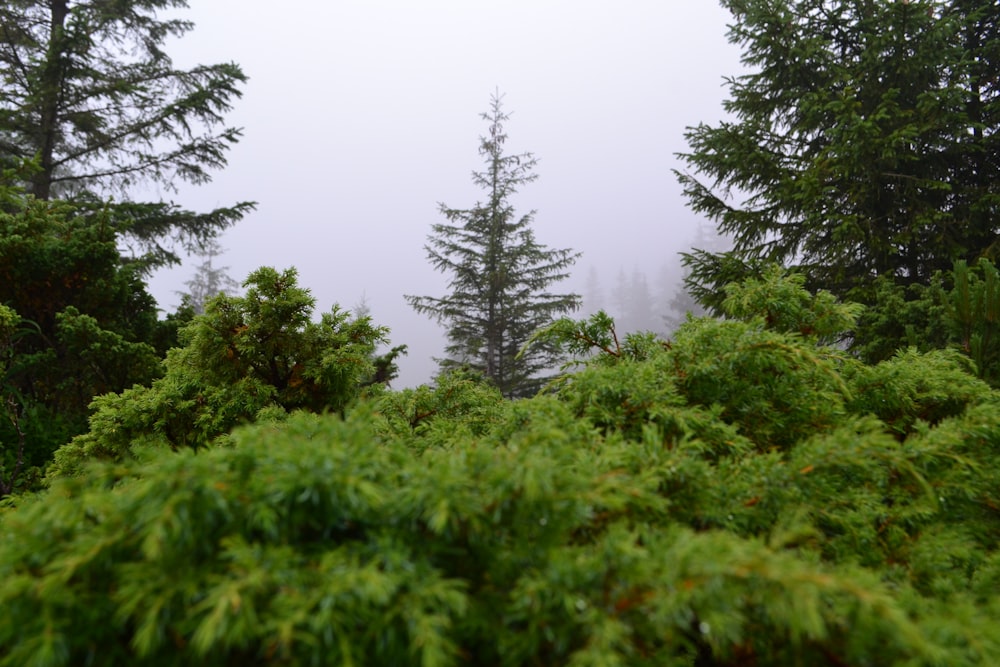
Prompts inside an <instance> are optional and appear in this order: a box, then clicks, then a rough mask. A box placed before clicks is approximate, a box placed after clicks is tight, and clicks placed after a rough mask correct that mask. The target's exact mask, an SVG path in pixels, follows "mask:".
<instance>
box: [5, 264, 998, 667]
mask: <svg viewBox="0 0 1000 667" xmlns="http://www.w3.org/2000/svg"><path fill="white" fill-rule="evenodd" d="M255 275H256V279H257V281H258V283H256V284H251V283H248V287H250V289H249V290H248V296H249V295H250V294H257V295H258V297H259V296H262V295H264V294H268V295H269V296H268V298H266V299H261V300H260V303H258V304H257V305H256V306H253V307H251V306H248V305H244V306H243V307H244V309H245V310H246V311H248V312H249V311H252V312H255V313H260V314H261V315H263V314H264V311H268V313H270V314H274V315H276V314H278V313H281V314H283V316H284V317H285V318H286V319H290V320H292V321H296V317H298V313H299V310H297V309H296V308H295V307H294V304H299V305H300V306H301V305H303V304H304V303H305V302H307V301H308V299H305V300H304V301H303V297H304V295H303V294H302V291H301V290H298V288H295V287H294V281H292V280H291V277H292V276H290V275H289V274H288V273H286V274H277V273H276V272H274V271H273V270H261V272H258V274H255ZM279 286H280V288H279ZM729 293H730V297H731V301H730V305H731V306H732V307H733V309H734V312H735V311H737V310H739V311H741V312H743V313H744V315H745V317H747V319H746V320H740V319H729V320H714V319H710V318H695V319H691V320H689V321H688V322H687V323H685V324H684V325H682V326H681V328H680V329H679V330H678V331H677V333H676V335H675V337H674V338H673V339H672V340H671V341H669V343H667V342H665V341H660V342H659V344H656V345H650V346H647V347H644V348H643V349H642V353H641V354H635V355H632V354H627V353H621V350H619V349H618V348H616V347H614V346H613V344H607V343H608V341H613V340H614V333H613V322H611V321H610V318H607V316H606V315H603V314H598V315H597V316H594V318H591V320H589V321H585V322H582V323H577V325H576V326H571V325H572V323H571V322H565V321H560V322H559V323H557V324H556V325H553V327H550V335H551V336H552V339H551V340H552V342H553V344H558V343H559V341H560V340H564V341H567V342H568V344H570V345H581V344H582V340H583V339H582V338H580V337H579V336H580V335H581V334H582V333H585V334H586V335H587V337H589V338H590V339H591V340H592V341H595V342H597V346H596V347H597V348H598V350H597V354H596V355H595V356H594V357H593V358H592V359H591V361H589V362H588V363H586V364H585V365H584V368H582V370H580V371H579V372H577V373H575V374H573V375H570V376H568V377H567V378H566V379H565V380H564V381H563V382H561V383H560V384H559V385H558V386H557V387H556V388H555V391H553V392H551V393H548V394H543V395H538V396H535V397H533V398H530V399H524V400H519V401H504V400H502V399H501V398H500V395H499V393H498V392H497V390H496V389H495V388H493V387H490V386H489V385H487V384H485V383H483V382H482V381H481V380H477V379H476V377H475V376H472V375H469V374H462V373H457V374H450V375H443V376H441V377H440V378H438V381H437V384H436V385H435V386H433V387H422V388H419V389H417V390H408V391H405V392H400V393H398V394H391V393H383V394H381V395H380V396H378V397H376V398H375V399H374V400H373V401H370V402H367V401H362V402H361V403H359V404H358V405H357V407H356V408H355V409H352V410H351V411H350V412H349V413H348V414H347V416H346V418H342V417H341V416H339V415H334V414H328V415H315V414H309V413H305V412H299V413H297V414H294V415H291V416H286V415H285V414H284V409H283V408H280V407H279V406H274V405H272V406H271V407H269V408H267V409H266V410H265V411H264V413H262V415H264V416H266V417H267V418H266V419H260V420H259V423H257V424H253V425H248V426H242V427H239V428H236V429H235V430H234V431H233V432H232V433H231V435H230V436H229V438H228V444H229V445H230V446H227V447H211V448H207V449H204V450H202V451H199V452H195V451H193V450H192V449H189V448H182V449H181V450H180V451H179V452H176V453H174V452H171V451H169V450H168V449H167V448H164V447H156V448H153V447H139V446H135V447H133V449H132V452H133V454H134V456H131V457H125V458H123V459H122V460H121V461H117V462H96V463H91V464H89V465H86V466H83V467H82V469H81V470H80V474H79V475H77V476H74V477H68V478H64V479H59V480H55V481H54V482H53V484H52V486H51V487H50V488H49V489H48V490H47V492H45V493H44V494H40V495H38V496H36V497H33V498H30V499H26V500H25V501H24V502H22V503H20V504H19V505H18V506H17V507H16V508H14V509H7V510H6V511H5V512H4V513H3V514H0V537H2V539H0V580H2V581H3V582H4V585H3V586H2V587H0V605H2V606H3V608H4V610H5V614H3V615H2V616H0V667H6V666H7V665H10V666H11V667H13V666H15V665H16V666H18V667H20V666H21V665H26V664H32V665H39V666H46V667H48V666H51V667H57V666H59V667H62V666H66V665H77V664H91V665H117V664H155V665H160V664H163V665H187V664H199V665H208V666H210V665H232V664H274V665H302V664H317V665H324V664H330V665H343V664H358V665H361V664H379V665H381V664H392V665H424V666H435V665H442V666H445V665H446V666H452V665H455V666H457V665H484V666H485V665H489V666H494V665H511V666H513V665H630V666H631V665H638V666H643V665H649V666H650V667H652V666H653V665H657V666H659V665H668V666H669V665H676V666H678V667H681V666H688V667H689V666H691V665H705V666H715V667H737V666H744V665H782V666H783V665H788V666H790V667H791V666H794V665H880V666H882V665H885V666H887V667H931V666H938V665H949V667H950V666H956V667H974V666H976V667H978V666H979V665H989V664H997V663H1000V630H998V628H1000V605H998V603H997V599H996V594H995V593H996V585H997V583H998V582H1000V556H998V551H997V548H998V546H1000V394H997V393H996V392H995V391H993V390H991V389H990V388H989V387H988V386H987V385H986V384H985V383H984V382H982V381H981V380H979V379H977V378H976V377H975V376H973V375H972V374H971V373H970V372H969V370H970V369H971V361H969V360H968V358H967V357H965V356H964V355H962V354H960V353H959V352H957V351H935V352H931V353H927V354H924V353H920V352H917V351H915V350H911V351H907V352H905V353H902V354H901V355H899V356H898V357H896V358H894V359H892V360H889V361H886V362H883V363H880V364H877V365H875V366H865V365H864V364H862V363H861V362H859V361H857V360H855V359H853V358H851V357H849V356H848V355H847V354H846V353H844V352H843V351H840V350H838V349H836V348H831V347H828V346H826V345H823V344H822V343H821V342H820V340H819V339H818V337H817V336H818V335H820V334H817V335H812V334H810V335H803V334H802V333H801V331H800V330H801V328H802V327H801V323H803V322H807V323H813V324H815V323H817V322H833V321H835V320H836V321H841V322H845V323H846V322H850V320H851V317H852V315H853V313H854V310H855V309H854V308H853V307H848V306H841V305H840V304H837V303H836V302H831V301H829V300H828V299H827V298H826V297H824V296H823V295H817V296H810V295H808V294H806V295H803V293H802V292H801V281H800V279H799V278H798V277H796V276H794V275H793V276H783V275H781V274H780V273H777V272H775V273H773V274H769V275H768V277H767V279H766V280H763V281H755V282H751V283H750V284H748V285H744V286H743V287H742V288H733V289H730V290H729ZM775 295H782V296H781V298H778V299H776V297H775ZM782 299H785V300H787V303H786V302H783V301H782ZM226 304H229V307H230V308H236V305H234V304H233V303H232V302H231V301H230V300H228V298H227V297H222V298H220V299H218V300H216V301H215V302H214V303H213V305H212V306H211V307H210V308H209V312H208V313H207V314H206V316H204V317H202V318H197V319H196V320H195V321H194V323H193V324H192V325H191V326H190V327H189V328H188V329H187V330H186V333H185V337H186V340H188V347H186V348H184V349H183V350H178V351H177V354H175V355H174V356H173V357H172V359H173V360H174V363H176V361H177V360H178V359H179V358H180V357H179V356H178V355H179V354H180V353H183V352H184V350H188V349H191V347H192V346H193V345H194V341H195V340H196V339H197V340H204V341H209V340H210V339H212V336H216V337H217V338H218V339H219V340H220V345H221V344H222V343H221V342H224V339H225V331H226V330H225V329H222V328H220V327H221V324H222V322H223V321H225V322H227V323H228V322H229V320H224V318H223V313H224V312H227V311H226V308H224V307H223V306H226ZM762 313H776V314H778V315H779V317H775V318H773V320H772V324H774V325H775V326H773V327H771V328H769V327H767V326H766V324H767V318H766V316H764V315H762ZM833 314H836V315H835V316H834V315H833ZM213 317H215V318H217V321H218V324H219V325H220V327H216V328H214V329H213V328H212V327H211V326H210V323H211V322H213V321H215V320H213V319H212V318H213ZM301 321H302V322H306V321H308V318H306V319H304V320H301ZM246 326H248V328H249V325H248V324H247V325H246ZM601 326H603V327H605V328H606V330H604V331H602V330H601V328H600V327H601ZM213 331H214V332H215V333H214V334H213V333H212V332H213ZM254 331H258V332H262V333H263V332H264V331H265V329H263V328H259V327H258V328H255V329H254ZM816 331H817V332H822V335H823V336H826V335H829V336H831V337H835V334H834V332H832V331H829V330H827V329H826V328H825V327H824V326H818V327H816ZM286 333H287V332H286ZM272 335H278V334H276V333H274V334H272ZM199 337H200V338H199ZM228 340H229V341H230V342H231V343H232V344H233V345H235V343H236V342H237V341H236V340H235V339H228ZM602 341H603V344H601V342H602ZM205 344H206V345H208V343H207V342H206V343H205ZM215 349H216V353H217V356H221V357H227V355H226V354H225V350H226V349H227V348H226V347H225V346H222V347H219V346H216V348H215ZM243 349H246V351H247V352H248V353H249V352H250V348H243ZM622 349H624V348H622ZM612 352H619V353H617V354H612ZM248 356H249V357H252V355H248ZM230 362H232V360H231V359H230ZM222 365H223V366H225V363H223V364H222ZM194 366H195V365H194V364H189V368H191V367H194ZM214 372H219V373H221V371H214ZM167 377H171V373H170V372H168V376H167ZM232 379H233V377H232V376H230V380H231V381H232ZM275 391H277V390H276V389H275ZM98 414H101V411H99V412H98ZM273 417H277V418H273Z"/></svg>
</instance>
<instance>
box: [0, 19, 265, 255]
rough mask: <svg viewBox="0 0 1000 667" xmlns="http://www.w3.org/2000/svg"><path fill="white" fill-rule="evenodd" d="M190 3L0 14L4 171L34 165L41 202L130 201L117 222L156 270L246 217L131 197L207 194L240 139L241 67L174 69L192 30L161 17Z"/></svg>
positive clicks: (31, 183) (240, 210) (243, 208)
mask: <svg viewBox="0 0 1000 667" xmlns="http://www.w3.org/2000/svg"><path fill="white" fill-rule="evenodd" d="M184 7H187V0H123V1H116V2H108V1H107V0H76V1H71V0H8V1H7V2H2V3H0V82H2V85H0V166H9V165H11V164H16V163H18V162H22V161H25V160H34V161H35V163H36V167H37V168H36V169H35V170H34V171H33V173H32V174H31V175H30V176H29V177H28V178H27V183H26V186H27V189H28V190H29V192H31V193H32V194H33V195H34V196H35V197H36V198H38V199H50V198H54V197H59V198H71V199H75V200H77V201H78V202H86V201H90V200H93V199H94V197H95V196H96V197H97V198H98V199H106V198H107V197H108V196H109V195H118V196H119V198H121V197H124V199H125V200H126V203H125V204H123V205H120V206H118V207H116V208H115V211H116V212H117V214H118V218H119V223H120V224H121V225H122V226H123V227H127V228H128V231H129V233H130V234H131V235H132V236H133V237H134V238H136V239H138V240H139V241H141V242H142V243H143V247H144V249H145V250H147V251H153V253H154V254H153V257H154V258H155V259H157V260H158V261H159V262H165V261H176V259H177V258H176V256H175V255H174V254H173V253H172V252H171V250H170V249H169V247H165V246H164V245H161V244H160V240H162V239H163V238H165V237H173V238H174V239H176V240H179V241H181V242H183V243H185V244H186V245H187V246H189V247H190V246H192V245H194V246H197V245H200V244H201V243H203V242H204V241H205V240H206V239H208V238H212V237H213V236H214V235H215V234H216V233H217V232H218V231H219V230H221V229H223V228H225V227H226V226H228V225H230V224H232V223H233V222H235V221H236V220H238V219H239V218H240V217H242V215H243V214H244V213H246V212H247V211H248V210H249V209H250V208H252V204H249V203H241V204H237V205H235V206H232V207H228V208H221V209H217V210H215V211H211V212H209V213H202V214H198V213H193V212H190V211H184V210H181V209H179V208H178V207H177V206H176V205H174V204H172V203H167V202H155V203H145V204H138V203H134V202H128V198H129V193H130V190H131V188H132V187H133V186H135V185H136V184H138V183H141V182H153V183H156V184H158V185H161V186H164V187H166V188H167V189H171V188H173V187H174V185H175V183H176V182H178V181H188V182H191V183H204V182H207V181H208V180H210V178H211V175H210V170H212V169H217V168H220V167H223V166H225V164H226V151H227V150H228V149H229V148H230V147H231V146H232V145H233V144H234V143H235V142H236V141H237V140H238V139H239V136H240V130H239V129H237V128H234V127H228V126H226V124H225V118H224V114H225V112H227V111H228V110H229V109H230V108H231V105H232V102H233V100H234V99H236V98H238V97H239V96H240V95H241V91H240V86H241V85H242V84H243V83H244V82H245V81H246V76H245V75H244V74H243V71H242V70H241V69H240V67H239V66H238V65H236V64H235V63H223V64H218V65H208V66H206V65H199V66H197V67H194V68H191V69H187V70H183V69H177V68H175V67H174V65H173V63H172V62H171V59H170V57H169V56H168V55H167V53H166V52H165V51H164V50H163V47H164V44H165V42H166V41H167V40H168V39H170V38H174V37H180V36H182V35H184V34H185V33H186V32H188V31H189V30H191V29H192V27H193V25H192V23H191V22H189V21H185V20H182V19H177V18H170V19H161V18H158V16H157V12H162V11H164V10H170V9H175V8H184Z"/></svg>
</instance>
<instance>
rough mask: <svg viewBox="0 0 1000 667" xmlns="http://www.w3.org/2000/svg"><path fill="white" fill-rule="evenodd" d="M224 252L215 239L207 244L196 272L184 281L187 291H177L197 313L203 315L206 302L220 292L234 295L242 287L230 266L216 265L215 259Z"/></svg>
mask: <svg viewBox="0 0 1000 667" xmlns="http://www.w3.org/2000/svg"><path fill="white" fill-rule="evenodd" d="M222 252H223V248H222V246H220V245H219V243H218V241H216V240H215V239H212V240H210V241H209V242H208V243H206V244H205V248H204V249H203V250H202V251H201V252H199V253H198V256H199V257H201V258H202V262H201V264H199V265H198V267H197V268H196V269H195V274H194V276H193V277H192V278H191V280H188V281H186V282H185V283H184V285H186V286H187V288H188V291H187V292H177V294H179V295H180V296H181V297H182V298H183V299H184V300H185V302H186V305H189V306H190V307H191V309H192V311H193V313H194V314H195V315H202V314H204V312H205V304H206V303H208V301H209V300H210V299H212V298H214V297H216V296H218V295H220V294H225V295H226V296H232V295H234V294H235V293H236V292H238V291H239V289H240V283H239V281H238V280H236V279H235V278H233V277H232V276H231V275H229V267H228V266H215V265H214V264H213V261H214V260H215V258H216V257H218V256H219V255H221V254H222Z"/></svg>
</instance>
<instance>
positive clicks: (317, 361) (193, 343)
mask: <svg viewBox="0 0 1000 667" xmlns="http://www.w3.org/2000/svg"><path fill="white" fill-rule="evenodd" d="M244 287H246V288H247V293H246V295H245V296H227V295H220V296H218V297H216V298H215V299H214V300H212V301H210V302H209V304H208V306H207V309H206V312H205V314H204V315H201V316H199V317H196V318H195V319H194V320H193V321H192V322H191V323H190V324H188V325H187V326H186V327H185V328H184V329H182V330H181V332H180V337H181V347H179V348H175V349H172V350H170V351H169V352H168V353H167V359H166V362H165V365H166V373H165V375H164V376H163V377H162V378H160V379H158V380H156V381H155V382H153V383H152V385H151V386H148V387H147V386H140V385H136V386H134V387H132V388H131V389H128V390H126V391H124V392H122V393H120V394H106V395H103V396H99V397H97V398H96V399H95V400H94V402H93V405H92V408H93V409H94V414H93V415H92V416H91V419H90V426H91V428H90V431H89V432H88V433H85V434H83V435H80V436H78V437H77V438H75V439H74V440H73V441H72V442H70V443H69V444H67V445H65V446H63V447H62V448H60V449H59V450H58V451H57V452H56V456H55V463H54V466H53V468H52V470H51V473H52V474H55V475H61V474H68V473H73V472H74V471H75V470H76V469H77V467H78V466H79V464H80V462H81V461H84V460H86V459H89V458H107V459H114V460H119V459H121V458H123V457H125V456H128V455H129V454H130V453H131V451H132V449H133V448H134V447H135V446H136V445H137V444H140V443H143V444H152V445H165V446H168V447H170V448H172V449H178V448H182V447H190V448H193V449H198V448H200V447H205V446H207V445H209V444H210V443H212V442H213V441H215V440H217V439H219V438H223V437H224V436H225V435H226V434H227V433H228V432H229V431H230V430H232V428H233V427H234V426H236V425H238V424H241V423H247V422H250V421H254V420H256V419H258V418H262V417H266V418H268V419H280V418H283V416H284V415H285V414H287V412H289V411H292V410H308V411H311V412H323V411H343V410H344V409H345V408H346V407H347V405H348V404H350V403H351V402H352V401H354V400H356V399H357V398H358V397H359V396H361V395H362V394H363V393H364V390H365V388H366V387H371V386H376V385H377V386H378V387H381V386H383V383H384V382H385V381H387V380H389V379H391V377H392V376H393V375H394V374H395V366H394V363H393V360H394V358H395V357H396V356H397V355H398V354H400V353H401V352H402V351H403V349H404V348H402V347H397V348H393V349H392V350H391V351H390V352H389V353H388V354H386V355H383V356H378V355H376V351H377V348H378V346H379V345H380V344H382V343H385V342H387V341H388V339H387V335H388V329H386V328H385V327H378V326H375V325H374V324H372V322H371V318H369V317H367V316H364V317H353V316H352V315H351V314H350V313H349V312H347V311H344V310H342V309H340V308H338V307H336V306H335V307H334V308H333V309H332V310H331V312H328V313H323V314H322V316H321V318H320V320H319V322H313V321H311V316H312V312H313V307H314V305H315V299H313V297H312V296H311V295H310V294H309V291H308V290H306V289H304V288H302V287H299V286H298V284H297V282H296V272H295V270H294V269H289V270H286V271H284V272H281V273H279V272H278V271H275V270H274V269H271V268H266V267H265V268H261V269H258V270H257V271H255V272H254V273H252V274H251V275H250V277H249V278H247V280H246V282H245V283H244Z"/></svg>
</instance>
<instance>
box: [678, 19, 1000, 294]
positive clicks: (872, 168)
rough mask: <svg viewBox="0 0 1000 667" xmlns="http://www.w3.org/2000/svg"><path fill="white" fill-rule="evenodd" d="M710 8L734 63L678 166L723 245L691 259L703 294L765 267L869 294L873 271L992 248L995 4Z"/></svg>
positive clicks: (901, 272)
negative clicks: (734, 50)
mask: <svg viewBox="0 0 1000 667" xmlns="http://www.w3.org/2000/svg"><path fill="white" fill-rule="evenodd" d="M723 5H725V6H726V7H727V8H728V9H729V10H730V11H731V12H732V14H733V17H734V21H733V23H732V25H731V27H730V32H729V39H730V41H732V42H733V43H736V44H738V45H740V46H741V47H742V48H743V63H744V64H745V65H746V66H747V72H746V73H745V74H741V75H739V76H736V77H733V78H731V79H729V80H728V86H729V99H728V100H727V101H726V102H725V105H724V106H725V109H726V111H727V112H728V113H729V115H730V117H731V120H726V121H723V122H720V123H719V124H717V125H714V126H710V125H706V124H702V125H699V126H697V127H694V128H690V129H689V131H688V133H687V135H686V136H687V140H688V144H689V150H688V152H686V153H683V154H681V157H682V158H683V159H684V160H686V162H687V165H688V168H689V171H685V172H684V173H679V174H678V176H679V179H680V182H681V183H682V185H683V186H684V190H685V194H686V196H687V197H688V200H689V203H690V205H691V207H692V208H693V209H694V210H695V211H697V212H700V213H704V214H705V215H707V216H708V217H709V218H710V219H711V220H713V221H715V222H716V223H717V224H718V227H719V229H720V230H721V231H722V232H724V233H726V234H727V235H731V237H732V239H733V241H734V249H733V253H732V254H731V255H727V256H722V255H715V256H714V258H713V256H708V255H698V256H695V257H694V259H695V260H696V261H694V262H693V264H692V270H693V275H692V278H693V280H694V281H695V282H696V283H699V284H701V285H703V286H708V288H710V290H712V291H714V292H715V293H716V294H717V295H718V294H721V289H720V288H721V285H723V284H725V283H726V282H729V281H730V280H734V279H737V278H739V275H737V274H738V273H739V272H740V271H739V263H740V262H742V263H744V264H745V265H746V266H748V267H750V268H752V267H753V266H759V265H760V263H761V262H763V263H766V262H779V263H782V264H786V265H792V264H794V265H798V266H799V267H800V268H801V269H802V270H803V271H804V272H805V274H806V275H807V276H808V278H809V281H810V283H811V284H812V285H813V286H815V287H823V288H826V289H830V290H832V291H833V292H834V293H836V294H839V295H850V296H851V297H852V298H855V299H860V300H862V301H865V302H869V301H870V300H871V284H872V280H873V279H874V278H875V277H878V276H885V277H886V278H888V279H890V280H892V281H893V282H896V283H898V284H903V285H907V284H916V283H926V282H928V280H929V279H930V277H931V276H932V275H933V274H934V272H935V271H938V270H948V269H949V268H950V267H951V265H952V262H953V261H955V260H960V259H964V260H967V261H974V260H975V259H976V258H977V257H980V256H982V255H990V254H992V253H994V252H995V251H996V250H997V244H996V239H997V232H998V231H1000V225H998V220H1000V216H998V215H997V211H998V208H1000V179H998V178H997V177H996V174H997V167H998V163H997V157H996V156H997V154H998V151H997V148H998V145H1000V133H998V132H997V129H998V126H1000V96H998V91H1000V87H998V84H997V78H996V72H997V71H998V67H1000V62H998V57H1000V39H998V34H997V21H996V3H994V2H986V1H983V0H963V1H959V0H947V1H945V0H910V1H909V2H878V1H876V0H780V1H778V2H775V1H774V0H766V1H765V0H739V1H738V2H737V1H736V0H726V1H724V2H723ZM730 195H732V196H730ZM748 273H750V274H752V273H754V271H749V272H748ZM702 300H703V301H704V299H702ZM717 300H718V299H717Z"/></svg>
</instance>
